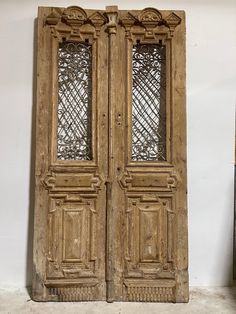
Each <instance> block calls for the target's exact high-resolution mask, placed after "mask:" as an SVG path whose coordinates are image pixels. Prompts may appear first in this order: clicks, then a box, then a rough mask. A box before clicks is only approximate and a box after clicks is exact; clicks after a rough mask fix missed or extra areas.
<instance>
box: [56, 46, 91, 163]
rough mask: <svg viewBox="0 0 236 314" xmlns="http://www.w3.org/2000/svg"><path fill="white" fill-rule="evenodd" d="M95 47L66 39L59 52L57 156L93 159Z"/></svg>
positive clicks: (68, 158)
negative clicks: (93, 53) (92, 100)
mask: <svg viewBox="0 0 236 314" xmlns="http://www.w3.org/2000/svg"><path fill="white" fill-rule="evenodd" d="M91 54H92V47H91V45H89V44H87V43H71V42H65V43H62V44H60V46H59V53H58V127H57V139H58V141H57V158H58V159H60V160H91V159H92V149H91V97H92V86H91V66H92V56H91Z"/></svg>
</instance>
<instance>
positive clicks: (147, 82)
mask: <svg viewBox="0 0 236 314" xmlns="http://www.w3.org/2000/svg"><path fill="white" fill-rule="evenodd" d="M132 64H133V99H132V101H133V104H132V160H135V161H163V160H166V117H165V116H166V51H165V46H163V45H159V44H137V45H135V46H134V47H133V61H132Z"/></svg>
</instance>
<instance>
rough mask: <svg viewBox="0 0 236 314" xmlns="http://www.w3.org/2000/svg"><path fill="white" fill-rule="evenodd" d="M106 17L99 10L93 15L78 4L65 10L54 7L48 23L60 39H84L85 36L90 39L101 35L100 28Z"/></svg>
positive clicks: (47, 19)
mask: <svg viewBox="0 0 236 314" xmlns="http://www.w3.org/2000/svg"><path fill="white" fill-rule="evenodd" d="M105 21H106V18H105V17H104V16H103V14H101V13H100V12H99V11H97V12H94V13H93V14H91V16H88V15H87V13H86V12H85V11H84V10H83V9H82V8H80V7H78V6H71V7H68V8H66V9H64V10H61V9H53V11H52V13H51V14H50V15H49V16H48V17H47V18H46V25H49V26H50V27H51V30H52V34H53V35H54V36H56V37H58V38H59V39H60V40H62V38H65V39H66V40H69V39H73V40H84V36H86V37H87V39H89V40H90V41H91V40H92V39H95V38H97V37H98V36H99V32H100V28H101V26H102V25H103V24H104V23H105Z"/></svg>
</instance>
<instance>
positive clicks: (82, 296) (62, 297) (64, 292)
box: [49, 283, 97, 301]
mask: <svg viewBox="0 0 236 314" xmlns="http://www.w3.org/2000/svg"><path fill="white" fill-rule="evenodd" d="M96 285H97V283H95V284H94V283H93V284H91V285H90V286H84V287H57V288H52V287H50V288H49V296H50V297H51V298H53V299H55V301H91V300H93V299H94V296H95V295H96V289H97V288H96Z"/></svg>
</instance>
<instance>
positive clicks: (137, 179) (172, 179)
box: [119, 170, 180, 192]
mask: <svg viewBox="0 0 236 314" xmlns="http://www.w3.org/2000/svg"><path fill="white" fill-rule="evenodd" d="M179 181H180V176H179V175H178V174H177V172H175V171H158V172H157V171H156V172H148V171H147V170H144V171H136V172H131V171H126V172H124V173H123V174H122V175H121V176H120V178H119V184H120V186H121V188H122V189H125V190H127V191H128V192H138V191H143V192H158V191H161V192H173V191H175V190H176V188H177V186H178V182H179ZM146 182H147V184H146Z"/></svg>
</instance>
